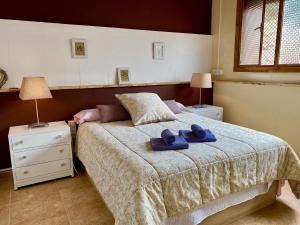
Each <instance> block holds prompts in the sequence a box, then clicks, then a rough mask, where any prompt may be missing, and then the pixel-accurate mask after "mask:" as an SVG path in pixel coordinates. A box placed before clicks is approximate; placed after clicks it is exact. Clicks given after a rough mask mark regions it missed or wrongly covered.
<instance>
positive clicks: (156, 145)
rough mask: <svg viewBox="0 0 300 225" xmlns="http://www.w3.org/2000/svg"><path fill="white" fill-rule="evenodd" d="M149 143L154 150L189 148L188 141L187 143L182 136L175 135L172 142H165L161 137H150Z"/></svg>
mask: <svg viewBox="0 0 300 225" xmlns="http://www.w3.org/2000/svg"><path fill="white" fill-rule="evenodd" d="M150 144H151V147H152V149H153V150H154V151H163V150H180V149H187V148H189V143H187V142H186V140H185V139H184V137H181V136H175V141H174V142H173V143H172V144H166V143H165V141H164V140H163V139H162V138H151V139H150Z"/></svg>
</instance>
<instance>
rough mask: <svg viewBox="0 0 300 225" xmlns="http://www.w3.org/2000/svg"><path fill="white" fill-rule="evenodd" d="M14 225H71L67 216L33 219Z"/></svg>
mask: <svg viewBox="0 0 300 225" xmlns="http://www.w3.org/2000/svg"><path fill="white" fill-rule="evenodd" d="M12 225H70V223H69V220H68V217H67V215H63V216H55V217H51V218H43V219H33V220H30V221H22V222H19V223H15V224H12Z"/></svg>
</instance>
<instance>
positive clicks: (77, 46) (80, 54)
mask: <svg viewBox="0 0 300 225" xmlns="http://www.w3.org/2000/svg"><path fill="white" fill-rule="evenodd" d="M71 48H72V58H87V41H86V40H85V39H75V38H73V39H71Z"/></svg>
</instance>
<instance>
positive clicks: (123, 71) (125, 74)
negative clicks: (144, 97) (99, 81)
mask: <svg viewBox="0 0 300 225" xmlns="http://www.w3.org/2000/svg"><path fill="white" fill-rule="evenodd" d="M117 70H118V83H119V84H130V83H131V80H130V70H129V68H128V67H119V68H118V69H117Z"/></svg>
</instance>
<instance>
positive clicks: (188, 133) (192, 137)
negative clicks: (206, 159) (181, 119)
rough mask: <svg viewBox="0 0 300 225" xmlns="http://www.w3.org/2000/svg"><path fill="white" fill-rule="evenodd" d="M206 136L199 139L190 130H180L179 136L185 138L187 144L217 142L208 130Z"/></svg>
mask: <svg viewBox="0 0 300 225" xmlns="http://www.w3.org/2000/svg"><path fill="white" fill-rule="evenodd" d="M204 131H205V136H204V137H203V138H198V137H196V136H195V134H194V133H193V132H192V131H190V130H179V136H181V137H183V138H184V139H185V140H186V141H187V142H215V141H217V139H216V137H215V135H214V134H213V133H212V132H211V131H210V130H208V129H205V130H204Z"/></svg>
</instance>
